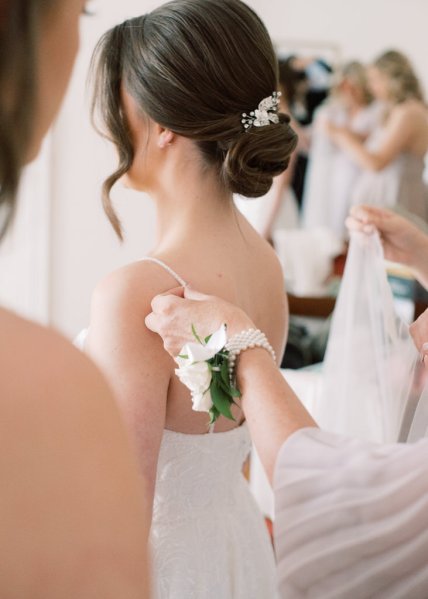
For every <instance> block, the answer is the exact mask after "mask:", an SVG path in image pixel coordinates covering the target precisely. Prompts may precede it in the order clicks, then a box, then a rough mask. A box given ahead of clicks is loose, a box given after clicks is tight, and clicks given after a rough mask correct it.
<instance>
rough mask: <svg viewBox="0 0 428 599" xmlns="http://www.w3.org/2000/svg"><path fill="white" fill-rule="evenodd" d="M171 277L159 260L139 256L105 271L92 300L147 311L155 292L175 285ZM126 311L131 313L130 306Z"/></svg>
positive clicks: (140, 311)
mask: <svg viewBox="0 0 428 599" xmlns="http://www.w3.org/2000/svg"><path fill="white" fill-rule="evenodd" d="M178 285H179V284H178V282H177V281H176V280H175V279H174V277H173V276H172V275H171V274H169V273H168V272H167V271H166V270H165V269H163V268H162V267H160V266H159V265H158V264H155V263H154V262H150V261H143V260H140V261H139V262H133V263H132V264H128V265H126V266H124V267H122V268H119V269H117V270H115V271H113V272H112V273H110V274H108V275H107V276H106V277H105V278H104V279H102V280H101V281H100V282H99V283H98V285H97V286H96V288H95V290H94V294H93V303H95V304H97V305H100V304H102V305H104V306H106V302H107V305H110V306H111V307H113V306H116V307H119V306H122V307H123V308H125V309H127V308H131V309H132V308H138V313H139V314H143V313H144V314H148V313H149V312H150V303H151V301H152V299H153V297H154V296H155V295H158V294H159V293H162V292H164V291H168V289H172V288H174V287H177V286H178ZM127 313H128V314H131V315H132V314H133V313H134V312H133V311H132V310H131V312H129V311H128V310H127Z"/></svg>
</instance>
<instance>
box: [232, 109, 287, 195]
mask: <svg viewBox="0 0 428 599" xmlns="http://www.w3.org/2000/svg"><path fill="white" fill-rule="evenodd" d="M278 116H279V123H277V124H270V125H266V126H265V127H254V126H253V127H251V129H249V130H248V131H245V132H244V131H243V132H242V133H241V134H239V136H238V137H237V138H236V140H235V141H234V142H232V144H231V145H230V146H229V150H228V152H227V154H226V158H225V160H224V163H223V168H222V175H223V179H224V181H225V183H226V185H227V186H228V188H229V189H230V190H231V191H232V192H233V193H237V194H240V195H243V196H245V197H247V198H258V197H260V196H263V195H265V194H266V193H267V192H268V191H269V189H270V188H271V186H272V181H273V178H274V177H276V176H277V175H279V174H281V173H282V172H283V171H285V169H286V168H287V167H288V164H289V162H290V157H291V154H292V153H293V151H294V150H295V148H296V146H297V134H296V133H295V131H294V130H293V129H292V128H291V126H290V124H289V123H290V117H289V116H288V115H287V114H284V113H280V114H279V115H278Z"/></svg>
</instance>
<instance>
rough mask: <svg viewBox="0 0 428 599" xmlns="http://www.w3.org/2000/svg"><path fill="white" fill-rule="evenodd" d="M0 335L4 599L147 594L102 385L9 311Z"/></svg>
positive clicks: (140, 545) (50, 334)
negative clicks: (120, 591)
mask: <svg viewBox="0 0 428 599" xmlns="http://www.w3.org/2000/svg"><path fill="white" fill-rule="evenodd" d="M0 330H1V340H0V446H1V451H0V475H1V478H2V480H3V481H4V482H5V484H4V485H3V489H2V493H1V495H0V510H1V513H2V515H3V518H2V519H1V524H0V534H1V537H2V538H7V539H9V543H8V547H7V551H6V550H5V551H1V550H0V559H1V561H2V564H3V566H4V572H5V573H7V574H5V576H3V577H2V579H1V581H0V595H1V596H2V597H6V596H7V597H9V596H12V595H13V596H15V591H16V589H17V588H20V589H21V590H22V595H23V596H24V595H25V596H27V595H28V596H30V595H37V596H43V597H45V598H46V599H51V598H52V599H54V598H56V597H63V598H64V599H68V598H69V597H70V598H71V597H89V596H91V597H92V596H94V595H93V593H92V592H90V589H92V587H94V588H95V587H97V588H98V587H99V588H100V589H103V590H104V591H105V592H104V594H103V592H101V594H102V595H103V596H107V595H108V596H110V594H109V587H110V586H112V585H113V586H114V585H117V581H118V580H121V581H122V583H121V584H122V587H123V588H125V589H128V588H129V589H131V588H137V587H138V588H139V589H142V588H144V585H145V582H144V579H143V580H142V578H143V577H144V567H143V569H142V570H141V575H140V577H139V580H138V581H137V577H136V576H135V575H134V572H137V571H138V570H137V568H141V564H143V565H144V563H145V561H144V560H145V552H144V539H145V537H146V534H147V526H146V524H145V521H144V512H143V509H142V505H143V501H144V496H143V489H142V487H141V483H140V480H139V478H138V475H137V470H136V461H135V459H134V457H133V456H132V453H131V450H130V445H129V441H128V438H127V436H126V433H125V428H124V426H123V423H122V421H121V419H120V416H119V411H118V409H117V406H116V403H115V401H114V399H113V396H112V394H111V392H110V390H109V388H108V386H107V384H106V383H105V381H104V379H103V377H102V376H101V374H100V373H99V371H98V370H97V368H96V367H95V366H94V365H93V364H92V362H91V361H90V360H89V359H88V358H87V357H85V356H84V355H83V354H82V353H81V352H80V351H79V350H77V349H75V348H74V347H73V346H72V345H71V344H70V343H69V342H68V341H67V340H66V339H65V338H63V337H62V336H61V335H59V334H58V333H56V332H54V331H52V330H49V329H46V328H43V327H41V326H38V325H37V324H35V323H32V322H29V321H27V320H25V319H23V318H20V317H18V316H16V315H14V314H12V313H9V312H7V311H5V310H0ZM106 498H108V499H109V501H106ZM23 522H25V523H26V524H25V527H26V531H27V533H26V534H25V535H21V534H17V532H18V531H19V530H21V528H22V523H23ZM99 547H103V548H104V549H103V550H104V552H103V553H102V554H100V552H99ZM113 555H114V556H116V557H115V559H112V557H111V556H113ZM129 564H132V568H130V566H129ZM131 570H133V572H131ZM40 572H50V575H49V577H48V578H49V581H48V582H47V579H45V578H44V577H42V578H40ZM42 580H43V591H42V590H41V586H42V582H41V581H42ZM131 581H132V582H131ZM114 588H115V587H114ZM125 594H126V593H125ZM116 596H117V595H116ZM123 596H125V595H123ZM126 596H132V597H134V596H135V597H136V596H140V595H139V594H138V593H137V592H135V593H133V594H131V593H129V595H126Z"/></svg>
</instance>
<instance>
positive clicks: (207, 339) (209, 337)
mask: <svg viewBox="0 0 428 599" xmlns="http://www.w3.org/2000/svg"><path fill="white" fill-rule="evenodd" d="M211 337H212V335H208V337H205V343H208V341H209V340H210V339H211Z"/></svg>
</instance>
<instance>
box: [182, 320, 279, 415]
mask: <svg viewBox="0 0 428 599" xmlns="http://www.w3.org/2000/svg"><path fill="white" fill-rule="evenodd" d="M192 333H193V336H194V338H195V340H196V343H195V342H191V343H186V345H185V346H184V347H183V348H182V349H181V352H180V354H179V356H178V357H177V358H176V359H175V360H176V362H177V364H178V366H179V367H178V368H177V369H176V371H175V373H176V375H177V376H178V378H179V379H180V381H181V382H182V383H183V384H184V385H186V387H187V388H188V389H189V390H190V393H191V395H192V403H193V409H194V410H195V411H197V412H208V413H209V415H210V424H214V422H215V421H216V420H217V418H219V416H225V417H226V418H229V419H230V420H235V418H234V417H233V414H232V412H231V408H232V405H233V404H235V405H236V401H235V400H236V399H238V398H240V397H241V393H240V391H239V389H238V388H237V387H236V383H235V364H236V360H237V357H238V356H239V354H240V353H241V352H243V351H245V350H247V349H251V348H254V347H261V348H263V349H265V350H267V351H268V352H269V353H270V355H271V356H272V358H273V360H274V361H275V360H276V356H275V352H274V351H273V348H272V346H271V345H270V343H269V341H268V340H267V338H266V335H265V334H264V333H262V332H261V331H259V330H258V329H247V330H246V331H242V332H241V333H238V334H237V335H234V336H233V337H232V338H231V339H230V340H228V339H227V335H226V325H222V326H221V327H220V328H219V330H218V331H216V332H215V333H213V334H212V335H209V336H208V337H207V338H206V339H204V340H203V341H202V339H200V337H199V335H198V334H197V332H196V330H195V327H194V326H192Z"/></svg>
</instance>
